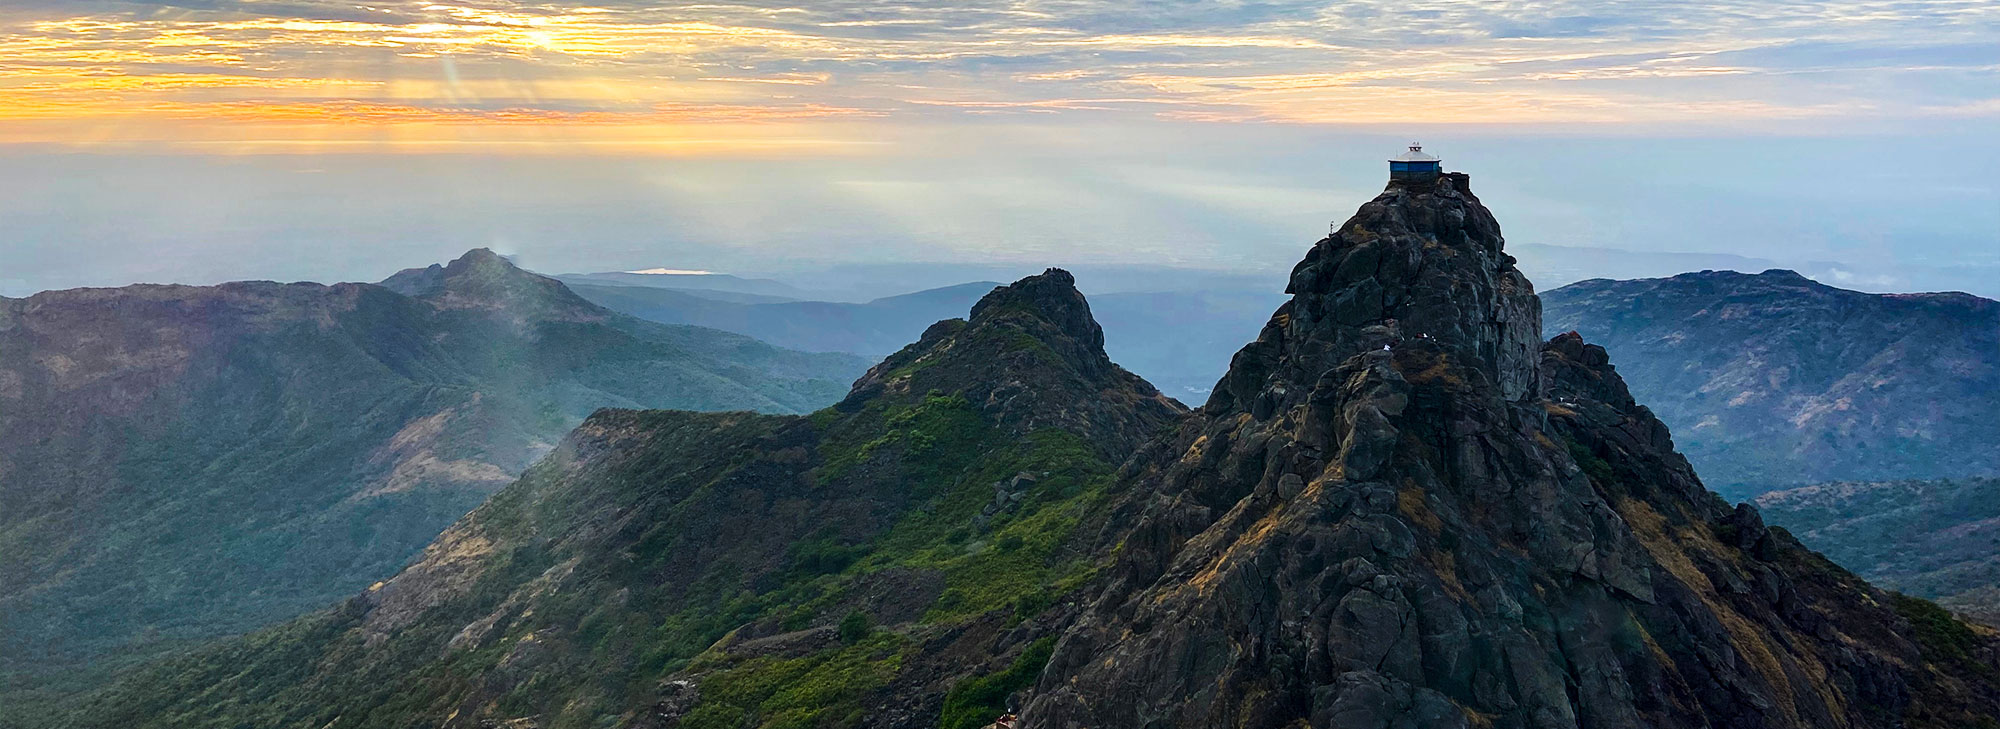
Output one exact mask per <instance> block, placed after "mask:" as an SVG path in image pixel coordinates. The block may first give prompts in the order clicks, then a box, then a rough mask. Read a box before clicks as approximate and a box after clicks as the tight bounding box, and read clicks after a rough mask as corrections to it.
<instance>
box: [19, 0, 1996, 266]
mask: <svg viewBox="0 0 2000 729" xmlns="http://www.w3.org/2000/svg"><path fill="white" fill-rule="evenodd" d="M1996 31H2000V8H1996V6H1993V5H1990V4H1982V3H1976V2H1961V1H1957V0H1929V1H1924V2H1906V3H1896V4H1894V5H1891V6H1880V5H1876V4H1870V3H1861V2H1855V3H1837V4H1830V5H1829V4H1810V5H1796V4H1780V3H1765V2H1747V1H1732V0H1709V1H1707V2H1701V3H1681V4H1670V5H1650V4H1638V5H1609V6H1607V5H1600V4H1594V3H1582V2H1562V3H1555V4H1549V3H1518V4H1509V3H1500V4H1493V3H1455V2H1427V3H1414V4H1412V3H1375V2H1360V3H1343V4H1339V5H1329V4H1321V3H1312V2H1269V3H1262V2H1260V3H1206V4H1192V5H1185V6H1176V5H1157V4H1132V3H1120V2H1116V1H1114V0H1079V1H1077V2H1059V3H1058V2H1039V1H1031V0H1008V1H1003V2H976V3H961V4H955V5H952V6H948V7H932V6H928V5H925V4H915V3H844V2H843V3H815V4H808V5H791V4H764V3H761V2H746V3H736V4H691V5H672V4H656V3H642V2H629V1H625V0H620V1H618V2H609V3H598V4H592V5H577V6H570V5H564V4H530V3H520V2H512V1H509V0H476V1H473V0H468V1H467V2H461V3H455V4H453V3H447V4H437V3H415V2H403V1H402V0H391V1H390V2H384V3H370V4H351V3H347V2H339V1H337V0H289V1H287V2H248V1H247V0H82V1H66V2H53V1H51V0H31V1H27V2H17V3H9V4H8V6H7V7H6V8H5V9H0V48H6V49H7V51H8V60H9V62H8V63H7V64H6V65H5V66H4V67H0V102H4V105H0V221H5V223H6V225H5V226H0V294H5V295H10V296H19V295H23V294H27V293H32V292H34V291H39V290H44V289H53V288H68V287H75V286H115V285H123V284H128V283H133V282H183V283H215V282H219V281H226V280H238V279H275V280H322V281H330V280H376V279H379V278H381V277H382V276H385V275H387V274H388V273H389V272H393V271H395V270H397V269H399V268H403V267H407V266H413V265H423V264H425V263H428V262H432V261H440V260H445V259H448V258H449V257H451V256H454V255H456V254H458V253H460V252H462V251H464V250H466V249H468V248H472V247H477V246H486V247H492V248H494V249H496V250H501V251H503V252H506V253H509V254H512V255H514V256H517V257H519V258H520V259H521V260H522V261H524V263H526V264H527V265H529V266H531V267H534V268H537V269H539V270H544V271H559V272H568V271H604V270H631V269H639V268H655V267H665V268H687V269H706V270H717V271H728V272H732V273H739V274H744V275H763V276H791V275H807V276H809V275H812V272H814V271H817V270H824V269H827V268H829V267H838V266H846V265H869V264H888V263H910V262H920V263H929V264H937V265H939V266H943V267H949V266H955V265H974V266H995V265H998V266H1002V267H1009V266H1011V267H1020V268H1023V269H1032V270H1039V269H1040V268H1041V267H1045V266H1050V265H1067V266H1081V265H1112V264H1120V265H1123V264H1132V265H1154V266H1167V267H1173V268H1180V269H1191V270H1199V271H1219V272H1226V273H1229V274H1232V275H1248V276H1262V277H1269V276H1273V275H1276V276H1282V275H1283V272H1284V271H1285V270H1287V269H1288V268H1289V267H1290V266H1291V264H1292V263H1293V262H1295V261H1296V259H1297V257H1298V255H1299V253H1300V252H1301V251H1303V250H1304V248H1305V246H1306V245H1308V244H1309V243H1310V242H1311V241H1312V240H1314V239H1316V238H1317V237H1318V236H1319V235H1322V234H1323V233H1324V231H1325V228H1326V225H1327V222H1328V221H1329V220H1334V219H1343V218H1345V217H1346V216H1347V215H1349V214H1350V213H1351V212H1352V211H1353V210H1354V208H1355V207H1356V206H1358V205H1359V204H1360V203H1362V202H1363V201H1365V200H1367V199H1368V198H1369V197H1370V196H1372V195H1373V194H1374V193H1375V192H1376V191H1378V190H1379V189H1380V187H1381V183H1382V179H1383V177H1384V169H1383V168H1384V164H1383V160H1384V159H1385V158H1386V157H1388V156H1389V155H1392V154H1394V153H1396V152H1397V151H1399V150H1400V149H1401V147H1402V145H1404V144H1405V143H1407V142H1408V141H1410V140H1412V139H1416V140H1420V141H1422V142H1424V143H1425V144H1426V145H1427V147H1428V149H1430V150H1432V151H1434V152H1436V153H1438V154H1439V155H1441V156H1442V157H1443V158H1444V160H1445V164H1446V166H1447V168H1450V169H1456V170H1462V171H1465V172H1468V173H1470V174H1472V176H1473V180H1474V183H1473V184H1474V189H1475V190H1476V191H1477V192H1478V193H1479V195H1480V196H1481V197H1482V199H1483V200H1484V201H1485V202H1486V203H1487V204H1488V205H1489V206H1491V207H1492V208H1493V210H1494V211H1495V212H1496V214H1497V215H1498V216H1499V217H1500V220H1501V223H1502V225H1503V227H1504V228H1505V230H1506V232H1507V235H1508V240H1509V242H1510V243H1511V244H1513V245H1515V246H1517V247H1522V249H1523V250H1525V247H1526V246H1563V247H1581V248H1592V249H1612V250H1620V251H1630V252H1633V254H1634V255H1635V256H1636V257H1637V258H1635V259H1634V260H1648V261H1658V260H1663V259H1658V258H1657V256H1656V255H1655V254H1663V253H1673V254H1696V255H1697V256H1717V255H1722V256H1741V257H1744V258H1747V259H1755V260H1757V261H1770V262H1773V263H1774V264H1776V265H1780V266H1791V267H1798V268H1802V269H1813V270H1816V271H1819V273H1818V274H1816V275H1819V276H1821V277H1822V278H1823V279H1827V280H1828V282H1829V283H1837V284H1839V285H1846V286H1851V287H1855V288H1862V289H1866V290H1875V291H1916V290H1933V289H1967V288H1977V287H1981V286H1985V285H1986V284H1985V283H1984V282H1987V281H1992V280H2000V276H1996V275H1993V274H1995V273H2000V254H1996V248H2000V247H1996V246H1995V245H1994V243H1995V236H1996V234H1995V232H1994V231H1996V230H2000V188H1997V187H1996V183H1995V182H1994V180H1993V179H1992V177H1991V176H1990V175H1987V174H1983V173H1982V172H1981V171H1982V170H1987V169H1992V168H1995V167H1996V166H2000V143H1996V142H1995V141H1993V140H1992V138H1991V133H1990V130H1991V129H1992V128H1993V126H1994V122H1995V121H1996V119H2000V83H1996V80H2000V79H1996V77H1997V76H2000V43H1992V42H1991V41H1992V40H1993V39H1994V38H1996V37H2000V32H1996ZM1649 257H1651V258H1649ZM1613 258H1615V256H1614V257H1613ZM1593 260H1594V261H1596V262H1594V263H1591V262H1585V263H1588V265H1587V266H1585V268H1591V267H1601V268H1603V269H1605V270H1607V271H1615V270H1626V269H1628V268H1630V267H1626V266H1624V264H1620V263H1617V262H1616V261H1613V260H1612V258H1595V259H1593ZM1557 263H1561V264H1562V265H1564V266H1568V267H1570V268H1575V266H1574V265H1572V264H1576V263H1578V262H1576V261H1557ZM1648 265H1651V264H1648ZM1591 270H1595V269H1594V268H1593V269H1591ZM1631 270H1652V269H1650V268H1646V267H1645V266H1639V267H1638V268H1636V269H1631ZM1531 272H1532V270H1531ZM1588 273H1589V271H1587V270H1583V269H1577V270H1567V269H1566V272H1565V273H1564V274H1563V276H1573V275H1580V274H1588ZM1545 285H1546V284H1545ZM1981 292H1983V293H1985V294H1986V295H1989V296H1993V295H2000V290H1996V289H1994V288H1986V289H1983V290H1982V291H1981Z"/></svg>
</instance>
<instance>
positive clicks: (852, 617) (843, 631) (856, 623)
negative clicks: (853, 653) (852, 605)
mask: <svg viewBox="0 0 2000 729" xmlns="http://www.w3.org/2000/svg"><path fill="white" fill-rule="evenodd" d="M874 631H875V626H874V624H873V623H871V622H870V621H869V620H868V613H864V612H861V611H860V610H856V611H854V612H851V613H848V614H847V617H844V618H841V619H840V642H842V643H846V644H848V645H853V644H855V643H859V642H861V640H862V639H863V638H867V637H868V634H869V633H872V632H874Z"/></svg>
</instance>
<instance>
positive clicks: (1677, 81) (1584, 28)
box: [0, 0, 2000, 153]
mask: <svg viewBox="0 0 2000 729" xmlns="http://www.w3.org/2000/svg"><path fill="white" fill-rule="evenodd" d="M1489 5H1493V4H1474V3H1463V2H1448V1H1444V0H1430V1H1429V2H1419V3H1416V4H1415V5H1414V6H1412V5H1411V4H1408V3H1388V2H1386V1H1385V0H1362V1H1360V2H1358V3H1350V4H1348V5H1343V6H1339V7H1329V8H1326V9H1319V10H1313V9H1301V10H1298V11H1296V12H1293V13H1291V14H1289V15H1277V16H1268V17H1267V16H1263V15H1256V14H1248V15H1246V14H1243V13H1237V12H1233V11H1228V10H1225V9H1219V8H1212V9H1207V10H1190V11H1188V12H1189V13H1190V15H1187V16H1186V17H1178V18H1176V19H1175V22H1173V23H1171V24H1168V25H1163V26H1162V27H1172V28H1174V30H1171V31H1154V32H1144V33H1139V32H1125V31H1123V30H1122V29H1120V30H1113V28H1114V27H1118V26H1117V24H1106V23H1103V22H1102V21H1101V18H1102V17H1103V13H1105V12H1108V11H1111V10H1115V9H1117V8H1118V7H1120V6H1119V3H1118V2H1115V1H1114V0H1098V1H1097V2H1085V3H1079V4H1075V5H1074V6H1064V7H1061V8H1048V9H1040V10H1035V11H1032V12H1028V11H1022V10H1020V9H1019V8H1017V7H1014V6H1013V5H1010V4H1004V3H1001V4H988V3H984V2H971V3H965V4H955V5H951V6H942V7H940V6H934V5H929V4H899V3H896V2H889V3H882V4H878V5H874V6H870V7H869V8H867V9H866V10H852V9H841V8H832V7H829V8H820V7H815V6H811V5H804V6H798V7H791V6H787V7H758V6H755V5H681V6H651V7H648V6H637V5H634V6H623V5H621V6H618V7H610V8H607V7H593V6H574V7H566V6H562V5H559V4H526V3H512V2H504V1H501V0H494V1H492V2H478V3H472V2H467V3H424V2H390V3H387V4H383V5H371V6H366V7H361V6H353V5H345V4H341V3H338V2H331V1H330V0H301V1H300V2H296V3H286V4H285V7H284V8H283V10H282V14H274V13H271V12H265V11H264V9H265V8H266V7H267V5H266V4H264V3H255V2H244V1H241V0H235V1H232V0H220V1H219V2H215V3H205V4H204V6H203V9H180V10H175V11H172V12H140V11H137V10H132V11H127V12H122V13H114V12H106V11H105V8H106V7H107V6H101V5H96V4H90V5H81V6H79V7H82V8H84V10H79V11H77V12H75V13H72V14H64V13H63V12H62V11H61V10H60V8H62V7H65V6H62V5H48V6H44V7H43V9H41V10H39V11H30V10H0V58H4V59H5V61H4V62H0V142H14V143H42V144H60V145H86V146H88V145H102V144H144V145H155V146H164V147H175V146H181V145H194V146H195V147H198V148H201V149H204V150H210V149H213V147H214V145H218V144H226V143H227V142H228V141H229V140H232V139H234V140H240V141H242V142H243V143H244V144H246V145H250V146H261V145H267V144H271V143H277V142H287V141H288V142H290V143H296V144H298V145H301V146H306V147H311V148H316V149H346V148H365V147H367V146H369V145H371V144H378V145H379V144H389V145H395V146H397V147H399V148H420V147H423V146H424V145H425V144H427V143H434V144H435V145H437V146H438V147H440V148H460V147H463V146H464V145H467V144H475V145H499V146H504V147H508V148H528V147H534V146H537V145H552V144H566V143H569V142H572V141H574V142H576V143H578V144H579V145H581V146H583V147H590V146H593V145H608V146H610V147H615V148H621V149H623V148H626V147H631V146H633V145H634V144H637V146H639V147H643V148H648V149H658V150H682V151H685V150H688V149H694V148H705V149H711V150H736V149H742V150H747V151H753V152H754V151H756V150H759V149H771V148H773V147H774V146H775V147H783V148H788V149H794V150H797V149H804V148H815V149H823V150H825V151H829V152H838V151H839V150H841V149H846V148H852V147H854V146H856V145H861V146H868V145H874V144H879V143H881V142H882V141H883V140H884V139H885V137H886V136H888V135H886V134H885V130H886V129H887V127H884V126H882V124H883V123H884V122H894V123H896V124H905V125H907V124H937V123H951V121H952V120H953V119H971V118H976V117H982V116H990V115H996V114H997V115H1006V114H1033V115H1043V116H1047V115H1090V116H1093V117H1103V116H1113V117H1117V116H1124V117H1135V118H1149V119H1152V118H1157V119H1173V120H1184V121H1198V122H1230V123H1242V122H1272V123H1291V124H1391V125H1394V124H1409V123H1453V124H1510V123H1524V122H1533V123H1545V124H1546V123H1582V124H1672V123H1681V122H1687V121H1716V120H1725V121H1726V120H1734V121H1737V122H1742V123H1752V124H1754V123H1760V122H1768V123H1774V124H1782V123H1785V122H1787V121H1791V120H1797V119H1802V118H1840V119H1846V120H1853V119H1870V118H1905V117H1912V116H1927V115H1930V116H1937V115H1943V116H1953V117H1963V116H1966V115H1974V116H1978V115H1986V116H1992V115H1995V112H1994V111H1993V110H1994V109H1995V108H2000V103H1996V99H1995V98H1993V97H1994V96H1995V95H1996V92H1995V91H1994V89H1995V88H2000V84H1996V83H1993V81H1994V77H1995V76H1996V75H2000V54H1996V53H1992V52H1985V53H1983V54H1982V53H1978V52H1967V51H1965V50H1963V49H1965V48H1972V47H1978V44H1979V43H1982V42H1983V41H1985V40H1990V38H1984V37H1983V36H1982V29H1984V28H1990V27H1991V25H1992V24H1993V23H1994V22H1996V21H2000V9H1996V7H1995V6H1993V5H1991V4H1976V3H1966V2H1958V1H1957V0H1934V1H1931V2H1916V3H1910V4H1906V6H1902V8H1901V9H1899V11H1898V12H1897V13H1896V14H1884V13H1880V12H1873V11H1871V10H1870V7H1869V6H1864V5H1859V4H1856V5H1854V7H1852V8H1849V10H1851V11H1852V12H1821V10H1829V11H1830V10H1837V8H1834V9H1815V10H1813V11H1811V12H1807V11H1806V10H1804V9H1800V8H1787V7H1776V8H1773V7H1766V6H1763V5H1756V4H1740V3H1738V2H1736V1H1734V0H1702V2H1697V3H1693V4H1689V5H1687V6H1685V7H1681V8H1679V9H1677V10H1674V11H1662V12H1663V13H1664V14H1663V15H1661V16H1659V17H1652V16H1646V17H1640V16H1633V17H1617V16H1603V15H1601V14H1599V15H1591V14H1588V13H1584V12H1582V11H1583V10H1584V8H1583V6H1578V7H1575V8H1566V7H1557V8H1543V7H1542V4H1529V5H1522V6H1520V7H1512V5H1513V3H1506V2H1503V3H1499V4H1498V5H1500V6H1505V7H1490V8H1489V7H1488V6H1489ZM1557 5H1559V6H1565V5H1568V3H1563V2H1559V3H1557ZM86 11H88V12H86ZM1570 11H1576V12H1570ZM1829 17H1832V18H1839V19H1838V20H1828V18H1829ZM1917 27H1921V28H1922V29H1923V30H1924V32H1923V33H1922V37H1923V38H1924V39H1925V40H1924V41H1923V43H1922V44H1918V45H1915V46H1913V45H1912V41H1911V40H1910V38H1911V37H1912V34H1911V33H1910V30H1911V29H1912V28H1917ZM1801 39H1806V40H1801ZM1924 44H1929V45H1928V46H1926V45H1924ZM1932 46H1934V47H1936V48H1937V49H1938V51H1937V53H1936V54H1934V55H1935V56H1936V57H1935V58H1923V56H1924V48H1926V47H1932ZM1989 47H1990V44H1989ZM1866 49H1880V51H1879V52H1875V53H1874V54H1873V55H1872V56H1871V55H1870V52H1868V51H1867V50H1866ZM1857 58H1858V59H1862V60H1859V61H1856V60H1851V59H1857ZM1882 58H1896V59H1913V60H1909V61H1907V62H1905V63H1903V64H1902V65H1895V64H1886V63H1884V62H1883V61H1882V60H1881V59H1882ZM1871 59H1873V60H1871ZM1917 60H1921V62H1916V61H1917ZM1968 78H1980V79H1985V81H1986V83H1984V84H1977V83H1970V82H1966V81H1963V79H1968ZM1833 79H1841V80H1842V82H1840V83H1831V82H1829V83H1821V81H1823V80H1833ZM1857 79H1862V80H1865V79H1874V81H1872V82H1869V83H1861V82H1860V81H1858V80H1857ZM1923 79H1937V80H1938V81H1937V82H1936V83H1932V84H1928V85H1927V84H1925V83H1918V82H1914V81H1920V80H1923ZM1863 87H1880V88H1893V89H1896V91H1897V93H1898V94H1900V95H1901V98H1898V99H1895V100H1892V101H1891V102H1888V103H1885V100H1883V99H1879V98H1869V97H1865V96H1863V95H1862V94H1860V93H1859V92H1856V91H1854V89H1857V88H1863ZM639 140H645V141H644V143H639ZM677 153H678V152H677Z"/></svg>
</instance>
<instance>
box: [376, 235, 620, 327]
mask: <svg viewBox="0 0 2000 729" xmlns="http://www.w3.org/2000/svg"><path fill="white" fill-rule="evenodd" d="M381 286H382V287H384V288H387V289H389V290H391V291H395V292H396V293H399V294H403V295H405V296H412V297H416V298H419V299H424V300H425V301H428V302H430V303H431V304H432V305H434V306H437V307H439V308H442V309H475V310H489V311H506V312H510V313H511V314H512V315H514V316H516V317H517V318H523V319H541V320H571V321H598V320H602V319H604V318H605V317H606V315H607V314H608V312H607V311H605V310H604V309H602V308H600V307H598V306H597V305H596V304H592V303H590V302H588V301H585V300H584V299H583V297H580V296H577V295H576V294H575V293H574V292H572V291H570V290H569V287H567V286H564V285H563V284H562V282H560V281H557V280H555V279H552V278H549V277H547V276H542V275H538V274H534V273H529V272H527V271H523V270H521V269H520V268H519V267H517V266H515V265H514V262H513V261H509V260H507V259H506V258H505V257H503V256H501V255H500V254H498V253H494V252H493V251H492V250H491V249H487V248H474V249H472V250H470V251H467V252H466V253H465V255H462V256H459V257H458V258H457V259H456V260H453V261H452V262H450V263H448V264H444V265H438V264H435V263H433V264H431V265H430V266H428V267H425V268H409V269H404V270H402V271H399V272H397V273H396V275H393V276H390V277H388V278H386V279H383V280H382V282H381Z"/></svg>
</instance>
